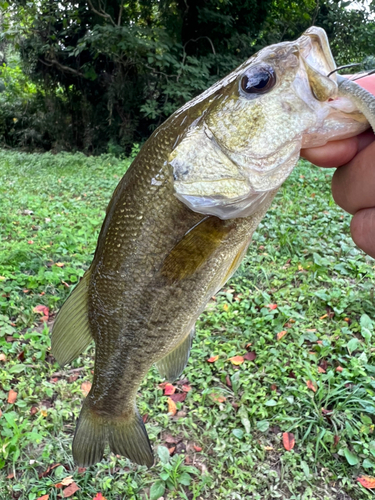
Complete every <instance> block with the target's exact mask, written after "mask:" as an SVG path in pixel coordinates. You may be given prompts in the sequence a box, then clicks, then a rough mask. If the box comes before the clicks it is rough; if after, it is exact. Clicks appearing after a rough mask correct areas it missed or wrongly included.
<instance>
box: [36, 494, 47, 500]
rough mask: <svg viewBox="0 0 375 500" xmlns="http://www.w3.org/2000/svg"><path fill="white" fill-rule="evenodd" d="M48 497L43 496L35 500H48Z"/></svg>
mask: <svg viewBox="0 0 375 500" xmlns="http://www.w3.org/2000/svg"><path fill="white" fill-rule="evenodd" d="M48 499H49V495H43V496H42V497H39V498H37V499H36V500H48Z"/></svg>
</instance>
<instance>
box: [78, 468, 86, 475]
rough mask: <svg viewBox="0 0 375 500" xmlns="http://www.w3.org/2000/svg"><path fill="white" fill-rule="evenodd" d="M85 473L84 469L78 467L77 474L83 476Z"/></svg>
mask: <svg viewBox="0 0 375 500" xmlns="http://www.w3.org/2000/svg"><path fill="white" fill-rule="evenodd" d="M85 472H86V467H78V474H84V473H85Z"/></svg>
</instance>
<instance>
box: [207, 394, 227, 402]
mask: <svg viewBox="0 0 375 500" xmlns="http://www.w3.org/2000/svg"><path fill="white" fill-rule="evenodd" d="M210 398H211V399H212V401H214V403H224V401H225V400H226V398H225V396H223V395H222V394H217V393H212V394H210Z"/></svg>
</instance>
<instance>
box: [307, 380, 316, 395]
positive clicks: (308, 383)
mask: <svg viewBox="0 0 375 500" xmlns="http://www.w3.org/2000/svg"><path fill="white" fill-rule="evenodd" d="M306 385H307V387H308V388H309V389H311V390H312V391H314V392H316V387H315V385H314V383H313V382H312V381H311V380H307V382H306Z"/></svg>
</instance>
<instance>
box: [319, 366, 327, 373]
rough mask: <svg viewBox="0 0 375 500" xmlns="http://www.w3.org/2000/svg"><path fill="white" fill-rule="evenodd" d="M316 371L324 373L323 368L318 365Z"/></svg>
mask: <svg viewBox="0 0 375 500" xmlns="http://www.w3.org/2000/svg"><path fill="white" fill-rule="evenodd" d="M318 372H319V373H326V371H325V369H324V368H322V367H321V366H318Z"/></svg>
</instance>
